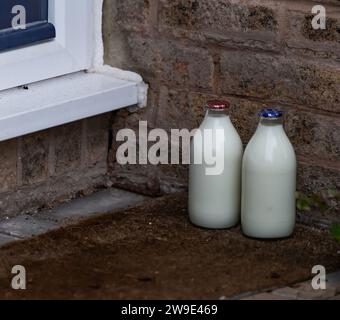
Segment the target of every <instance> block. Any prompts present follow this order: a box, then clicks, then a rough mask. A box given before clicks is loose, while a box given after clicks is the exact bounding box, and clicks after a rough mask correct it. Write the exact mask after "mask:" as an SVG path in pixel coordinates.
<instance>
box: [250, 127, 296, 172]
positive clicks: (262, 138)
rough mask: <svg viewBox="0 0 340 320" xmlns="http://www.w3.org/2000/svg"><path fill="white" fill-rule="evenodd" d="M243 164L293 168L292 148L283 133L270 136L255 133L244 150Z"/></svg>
mask: <svg viewBox="0 0 340 320" xmlns="http://www.w3.org/2000/svg"><path fill="white" fill-rule="evenodd" d="M244 164H248V165H251V164H257V165H259V164H263V165H276V166H280V167H285V166H286V167H292V166H295V165H296V155H295V151H294V147H293V145H292V143H291V142H290V140H289V138H288V137H287V135H286V134H285V133H284V132H283V133H282V132H281V133H278V134H270V135H261V134H256V133H255V134H254V136H253V137H252V138H251V140H250V141H249V143H248V145H247V147H246V149H245V153H244Z"/></svg>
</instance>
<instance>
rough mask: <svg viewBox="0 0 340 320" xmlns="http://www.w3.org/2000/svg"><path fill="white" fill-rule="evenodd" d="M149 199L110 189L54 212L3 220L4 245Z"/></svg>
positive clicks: (0, 230) (0, 239)
mask: <svg viewBox="0 0 340 320" xmlns="http://www.w3.org/2000/svg"><path fill="white" fill-rule="evenodd" d="M146 199H148V197H146V196H142V195H139V194H136V193H132V192H128V191H124V190H120V189H116V188H110V189H105V190H101V191H99V192H96V193H93V194H92V195H89V196H86V197H82V198H77V199H74V200H72V201H70V202H67V203H64V204H62V205H60V206H58V207H56V208H54V209H52V210H47V211H42V212H39V213H37V214H23V215H20V216H17V217H14V218H12V219H6V220H3V221H1V220H0V246H2V245H5V244H8V243H10V242H12V241H15V240H19V239H27V238H30V237H32V236H37V235H40V234H43V233H46V232H48V231H51V230H55V229H58V228H60V227H64V226H66V225H69V224H74V223H77V222H79V221H81V220H84V219H87V218H90V217H93V216H96V215H101V214H106V213H109V212H114V211H116V210H122V209H127V208H130V207H132V206H136V205H138V204H139V203H141V202H143V201H145V200H146Z"/></svg>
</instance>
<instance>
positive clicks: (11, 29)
mask: <svg viewBox="0 0 340 320" xmlns="http://www.w3.org/2000/svg"><path fill="white" fill-rule="evenodd" d="M54 37H55V28H54V26H53V24H52V23H49V22H48V0H2V1H1V2H0V51H1V50H6V49H12V48H16V47H19V46H23V45H27V44H32V43H35V42H38V41H42V40H47V39H53V38H54Z"/></svg>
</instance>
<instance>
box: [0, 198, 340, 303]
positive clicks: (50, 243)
mask: <svg viewBox="0 0 340 320" xmlns="http://www.w3.org/2000/svg"><path fill="white" fill-rule="evenodd" d="M14 265H23V266H24V267H25V268H26V273H27V289H26V290H13V289H11V288H10V283H11V277H13V275H12V274H11V268H12V266H14ZM314 265H323V266H325V267H326V269H327V271H328V272H331V271H335V270H339V269H340V246H339V244H338V243H336V242H335V240H333V239H332V237H331V236H330V235H329V234H328V232H327V231H321V230H317V229H312V228H309V227H306V226H302V225H298V226H297V227H296V231H295V233H294V235H293V237H291V238H289V239H283V240H267V241H260V240H254V239H249V238H246V237H244V236H243V235H242V234H241V230H240V228H239V227H236V228H234V229H231V230H206V229H201V228H197V227H195V226H193V225H192V224H191V223H190V222H189V220H188V214H187V194H185V193H182V194H174V195H169V196H165V197H161V198H155V199H151V200H147V201H146V202H144V203H142V204H140V205H138V206H136V207H133V208H130V209H127V210H122V211H119V212H115V213H112V214H106V215H103V216H99V217H95V218H92V219H89V220H86V221H84V222H80V223H79V224H74V225H71V226H67V227H64V228H62V229H58V230H56V231H52V232H49V233H46V234H44V235H41V236H37V237H34V238H31V239H28V240H24V241H17V242H14V243H11V244H9V245H6V246H4V247H2V248H0V299H16V298H25V299H220V298H222V297H223V298H229V297H233V296H235V295H239V294H242V293H244V292H254V291H257V290H262V289H266V288H275V287H280V286H286V285H289V284H292V283H295V282H299V281H303V280H306V279H309V278H312V277H313V275H312V274H311V271H312V267H313V266H314Z"/></svg>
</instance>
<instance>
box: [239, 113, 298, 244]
mask: <svg viewBox="0 0 340 320" xmlns="http://www.w3.org/2000/svg"><path fill="white" fill-rule="evenodd" d="M264 116H265V117H266V118H265V117H264ZM281 117H282V113H281V112H278V111H276V110H272V109H267V110H263V111H262V118H261V121H260V124H259V126H258V128H257V130H256V132H255V134H254V136H253V137H252V139H251V140H250V142H249V144H248V146H247V148H246V151H245V153H244V158H243V168H242V171H243V172H242V213H241V220H242V229H243V232H244V233H245V234H246V235H247V236H250V237H255V238H283V237H288V236H290V235H291V234H292V233H293V230H294V225H295V213H296V211H295V206H296V205H295V190H296V157H295V152H294V149H293V146H292V144H291V143H290V141H289V139H288V137H287V135H286V133H285V131H284V129H283V125H282V120H281Z"/></svg>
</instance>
